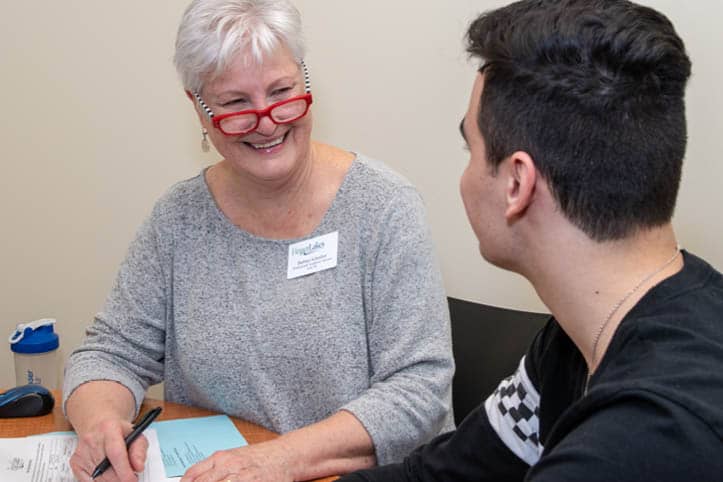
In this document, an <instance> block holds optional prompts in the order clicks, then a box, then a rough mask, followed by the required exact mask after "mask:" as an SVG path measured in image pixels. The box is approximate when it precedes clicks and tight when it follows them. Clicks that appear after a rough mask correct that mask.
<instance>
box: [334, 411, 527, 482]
mask: <svg viewBox="0 0 723 482" xmlns="http://www.w3.org/2000/svg"><path fill="white" fill-rule="evenodd" d="M528 468H529V466H528V465H527V464H526V463H524V462H523V461H522V460H520V459H519V458H518V457H517V456H516V455H515V454H513V453H512V452H511V451H510V450H509V449H508V448H507V446H506V445H505V444H504V443H502V441H501V440H500V438H499V437H498V436H497V434H496V433H495V431H494V429H493V428H492V427H491V425H490V423H489V420H488V418H487V414H486V413H485V409H484V406H479V407H477V408H476V409H475V410H473V411H472V412H471V413H470V414H469V415H468V416H467V417H466V418H465V419H464V421H463V422H462V423H461V424H460V426H459V428H458V429H457V430H456V431H454V432H449V433H446V434H442V435H440V436H438V437H437V438H435V439H434V440H432V441H431V442H430V443H428V444H426V445H424V446H422V447H420V448H418V449H417V450H415V451H414V452H413V453H412V454H411V455H410V456H409V457H407V458H406V459H405V460H404V462H403V463H400V464H394V465H387V466H384V467H377V468H374V469H369V470H363V471H359V472H355V473H353V474H350V475H347V476H346V477H342V478H341V479H340V480H339V482H377V481H378V482H439V481H442V480H444V481H447V480H448V481H455V482H484V481H489V482H521V481H522V478H523V477H524V475H525V472H526V471H527V469H528Z"/></svg>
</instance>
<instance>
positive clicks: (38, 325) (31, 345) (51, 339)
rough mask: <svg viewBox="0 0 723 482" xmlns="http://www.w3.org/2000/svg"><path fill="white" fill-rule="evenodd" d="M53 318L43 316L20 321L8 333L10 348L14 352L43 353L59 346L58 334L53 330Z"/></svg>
mask: <svg viewBox="0 0 723 482" xmlns="http://www.w3.org/2000/svg"><path fill="white" fill-rule="evenodd" d="M54 324H55V320H54V319H52V318H43V319H41V320H35V321H31V322H29V323H20V324H18V326H17V327H16V328H15V333H13V334H12V335H10V338H9V340H8V341H10V349H11V350H12V351H14V352H15V353H45V352H48V351H52V350H55V349H56V348H58V346H60V342H59V339H58V335H56V334H55V332H54V331H53V325H54Z"/></svg>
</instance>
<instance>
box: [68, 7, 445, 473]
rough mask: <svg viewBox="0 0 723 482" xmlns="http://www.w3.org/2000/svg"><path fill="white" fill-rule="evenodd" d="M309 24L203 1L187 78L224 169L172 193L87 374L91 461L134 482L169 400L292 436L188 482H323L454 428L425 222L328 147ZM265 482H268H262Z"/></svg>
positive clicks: (139, 246) (84, 414)
mask: <svg viewBox="0 0 723 482" xmlns="http://www.w3.org/2000/svg"><path fill="white" fill-rule="evenodd" d="M303 57H304V48H303V45H302V41H301V26H300V18H299V13H298V11H297V10H296V9H295V8H294V7H293V6H292V5H291V4H289V3H288V2H286V1H278V0H246V1H243V0H196V1H193V2H192V3H191V5H190V6H189V7H188V9H187V10H186V13H185V15H184V17H183V19H182V22H181V26H180V28H179V32H178V39H177V42H176V57H175V62H176V66H177V69H178V71H179V73H180V76H181V79H182V81H183V84H184V87H185V89H186V94H187V96H188V97H189V99H191V101H192V102H193V104H194V106H195V109H196V111H197V113H198V116H199V119H200V122H201V128H202V136H203V143H204V144H205V143H206V142H207V140H210V142H212V143H213V144H214V146H215V147H216V150H217V151H218V152H219V154H220V155H221V156H222V157H223V160H221V161H220V162H218V163H217V164H215V165H213V166H211V167H209V168H208V169H206V170H204V171H203V172H202V173H201V174H200V175H199V176H197V177H195V178H192V179H189V180H186V181H183V182H181V183H179V184H177V185H175V186H174V187H172V188H171V189H170V191H169V192H168V193H166V195H165V196H164V197H162V198H161V199H160V200H159V201H158V203H157V204H156V206H155V208H154V210H153V212H152V214H151V216H150V217H149V219H148V220H147V221H146V222H145V223H144V225H143V226H142V227H141V229H140V231H139V233H138V235H137V237H136V239H135V240H134V242H133V243H132V245H131V247H130V249H129V252H128V255H127V258H126V260H125V261H124V263H123V265H122V266H121V269H120V273H119V275H118V279H117V282H116V284H115V286H114V288H113V290H112V292H111V295H110V297H109V299H108V301H107V303H106V306H105V309H104V311H103V312H101V313H99V314H98V315H97V317H96V319H95V322H94V324H93V325H92V327H91V328H89V330H88V336H87V339H86V340H85V342H84V344H83V345H82V346H81V347H80V348H79V349H78V350H76V351H75V352H74V353H73V355H72V356H71V358H70V361H69V365H68V367H67V370H66V378H65V387H64V392H65V397H66V399H65V409H66V413H67V415H68V418H69V419H70V421H71V423H72V424H73V426H74V427H75V429H76V430H77V431H78V433H79V435H80V444H79V446H78V449H77V450H76V452H75V454H74V455H73V457H72V458H71V466H72V468H73V471H74V473H75V474H76V476H77V477H78V478H79V480H81V481H82V480H89V476H88V474H89V473H90V472H92V470H93V468H94V467H95V465H96V464H97V463H98V462H99V461H100V460H101V459H102V458H103V457H104V456H106V455H107V456H108V457H109V459H110V460H111V462H112V465H113V470H110V471H108V472H107V473H106V474H104V475H103V477H104V479H102V480H134V479H133V471H134V470H135V471H137V470H140V469H141V468H142V466H143V461H144V457H145V449H146V442H145V440H143V439H141V441H140V442H136V443H134V444H133V445H132V446H131V447H130V450H129V451H128V452H126V450H125V447H124V444H123V435H124V434H125V433H128V431H129V429H130V424H129V420H130V419H132V417H133V416H134V414H136V413H137V410H138V407H139V404H140V403H141V401H142V399H143V396H144V393H145V390H146V388H147V387H148V386H149V385H150V384H154V383H158V382H160V381H161V380H163V381H165V397H166V399H167V400H170V401H174V402H180V403H185V404H189V405H196V406H201V407H206V408H209V409H213V410H217V411H221V412H224V413H228V414H230V415H234V416H238V417H241V418H243V419H246V420H250V421H253V422H255V423H258V424H261V425H263V426H265V427H267V428H269V429H271V430H274V431H277V432H280V433H283V435H282V436H281V437H279V438H278V439H276V440H274V441H271V442H267V443H263V444H258V445H253V446H249V447H243V448H239V449H235V450H230V451H226V452H221V453H217V454H214V455H213V456H212V457H210V458H209V459H207V460H205V461H202V462H200V463H198V464H197V465H196V466H194V467H192V468H191V469H189V471H188V472H187V473H186V476H185V477H184V481H185V480H188V481H194V480H195V481H215V480H239V481H241V480H279V481H289V480H306V479H309V478H315V477H320V476H324V475H329V474H337V473H346V472H349V471H351V470H354V469H358V468H363V467H368V466H371V465H373V464H374V463H386V462H391V461H395V460H400V459H401V458H402V457H403V456H404V455H405V454H406V453H407V452H408V451H409V450H410V449H412V448H413V447H415V446H417V445H419V444H420V443H422V442H424V441H426V440H428V439H430V438H431V437H433V436H434V435H436V434H437V433H439V432H441V431H446V430H449V429H451V428H452V422H451V420H452V418H451V413H450V396H449V394H450V386H451V378H452V372H453V361H452V357H451V349H450V340H449V326H448V314H447V309H446V300H445V297H444V294H443V290H442V287H441V281H440V276H439V272H438V269H437V267H436V263H435V261H434V256H433V250H432V245H431V242H430V238H429V232H428V229H427V227H426V225H425V220H424V210H423V207H422V203H421V200H420V197H419V195H418V193H417V192H416V191H415V190H414V188H413V187H412V186H411V185H410V184H409V183H408V182H406V181H405V180H403V179H402V178H400V177H399V176H398V175H396V174H394V173H393V172H391V171H390V170H389V169H388V168H386V167H385V166H383V165H381V164H379V163H377V162H374V161H372V160H370V159H367V158H365V157H364V156H362V155H359V154H352V153H349V152H346V151H343V150H341V149H338V148H336V147H332V146H328V145H323V144H319V143H316V142H312V141H311V138H310V136H311V126H312V115H311V110H310V107H311V104H312V101H313V99H312V95H311V90H310V82H309V78H308V74H307V72H306V67H305V65H304V63H303V60H302V59H303ZM255 477H257V478H255Z"/></svg>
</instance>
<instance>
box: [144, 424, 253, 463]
mask: <svg viewBox="0 0 723 482" xmlns="http://www.w3.org/2000/svg"><path fill="white" fill-rule="evenodd" d="M151 427H152V428H154V429H155V430H156V432H157V434H158V442H159V445H160V447H161V457H162V459H163V465H164V467H165V473H166V476H167V477H179V476H181V475H183V474H184V473H185V472H186V470H188V468H189V467H191V466H192V465H193V464H195V463H196V462H200V461H201V460H203V459H206V458H208V457H210V456H211V455H212V454H213V453H214V452H215V451H217V450H226V449H233V448H236V447H243V446H244V445H247V443H246V439H244V438H243V436H242V435H241V434H240V433H239V431H238V430H237V429H236V426H235V425H234V424H233V422H232V421H231V419H230V418H229V417H228V416H226V415H213V416H210V417H199V418H183V419H178V420H165V421H162V422H153V423H152V424H151Z"/></svg>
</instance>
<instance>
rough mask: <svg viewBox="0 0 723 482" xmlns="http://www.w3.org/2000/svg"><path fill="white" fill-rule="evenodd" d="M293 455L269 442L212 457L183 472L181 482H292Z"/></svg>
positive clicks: (273, 441)
mask: <svg viewBox="0 0 723 482" xmlns="http://www.w3.org/2000/svg"><path fill="white" fill-rule="evenodd" d="M292 469H293V452H292V450H291V448H290V447H288V446H287V445H286V444H284V443H283V442H282V441H280V440H272V441H270V442H263V443H259V444H254V445H247V446H245V447H240V448H236V449H231V450H223V451H219V452H216V453H214V454H213V455H211V456H210V457H209V458H207V459H206V460H203V461H201V462H199V463H197V464H196V465H194V466H193V467H191V468H190V469H188V470H187V471H186V473H185V474H184V476H183V478H182V479H181V482H226V481H229V482H247V481H257V482H293V480H294V475H293V473H292Z"/></svg>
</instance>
